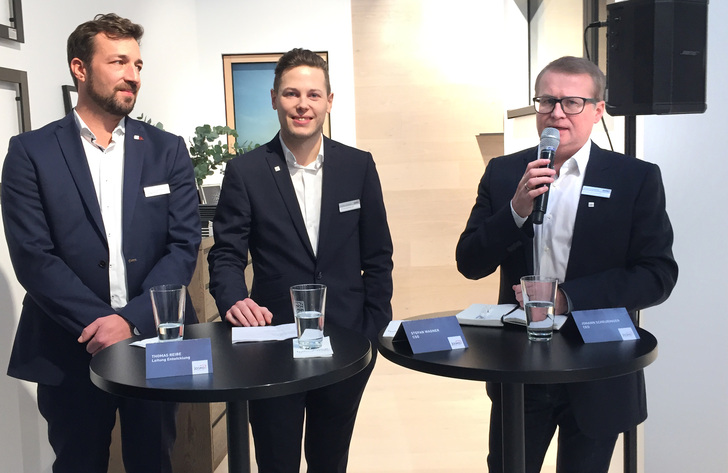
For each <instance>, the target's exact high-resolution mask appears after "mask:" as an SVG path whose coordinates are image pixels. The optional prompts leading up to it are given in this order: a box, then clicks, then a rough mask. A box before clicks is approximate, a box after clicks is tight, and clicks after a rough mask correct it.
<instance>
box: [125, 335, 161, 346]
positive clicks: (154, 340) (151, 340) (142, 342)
mask: <svg viewBox="0 0 728 473" xmlns="http://www.w3.org/2000/svg"><path fill="white" fill-rule="evenodd" d="M158 341H159V337H152V338H145V339H144V340H137V341H136V342H131V343H130V344H129V345H131V346H133V347H142V348H146V347H147V343H157V342H158Z"/></svg>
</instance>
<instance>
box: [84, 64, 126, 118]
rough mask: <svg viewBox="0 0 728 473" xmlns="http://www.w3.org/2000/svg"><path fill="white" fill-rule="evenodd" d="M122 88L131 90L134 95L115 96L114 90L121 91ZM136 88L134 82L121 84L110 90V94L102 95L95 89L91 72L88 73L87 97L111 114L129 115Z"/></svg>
mask: <svg viewBox="0 0 728 473" xmlns="http://www.w3.org/2000/svg"><path fill="white" fill-rule="evenodd" d="M122 90H131V91H132V92H133V93H134V97H131V98H129V97H127V98H124V99H119V98H117V96H116V92H118V91H122ZM137 90H138V87H137V85H136V84H126V87H123V86H117V87H114V90H112V91H111V93H110V94H108V95H104V94H103V93H102V92H101V91H99V90H96V84H95V83H94V76H93V73H90V74H89V77H88V95H89V98H90V99H91V100H92V101H93V102H94V103H95V104H96V105H98V106H99V107H101V109H102V110H104V111H105V112H106V113H109V114H111V115H113V116H117V117H123V116H125V115H129V114H130V113H131V111H132V110H133V109H134V105H135V104H136V93H137Z"/></svg>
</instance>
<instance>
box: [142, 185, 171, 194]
mask: <svg viewBox="0 0 728 473" xmlns="http://www.w3.org/2000/svg"><path fill="white" fill-rule="evenodd" d="M164 194H169V184H159V185H157V186H149V187H145V188H144V196H145V197H154V196H157V195H164Z"/></svg>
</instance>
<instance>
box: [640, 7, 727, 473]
mask: <svg viewBox="0 0 728 473" xmlns="http://www.w3.org/2000/svg"><path fill="white" fill-rule="evenodd" d="M726 19H728V3H727V2H724V1H711V2H710V4H709V7H708V84H707V85H708V90H707V103H708V110H707V112H706V113H704V114H699V115H671V116H649V117H644V122H643V123H644V136H643V144H644V156H645V158H646V159H647V160H649V161H652V162H655V163H657V164H659V165H660V168H661V169H662V174H663V180H664V182H665V187H666V189H667V207H668V208H667V210H668V212H669V214H670V218H671V219H672V224H673V227H674V230H675V244H674V251H675V258H676V259H677V262H678V264H679V266H680V275H679V278H678V283H677V286H676V288H675V290H674V292H673V294H672V296H671V297H670V299H668V300H667V302H665V303H664V304H662V305H661V306H660V307H657V308H655V309H652V310H648V311H646V313H645V315H644V324H643V325H644V326H645V328H647V329H648V330H650V331H651V332H652V333H654V334H655V336H656V337H657V339H658V341H659V356H658V358H657V361H656V362H655V363H654V364H653V365H652V366H650V367H649V368H647V370H646V371H645V373H646V376H647V397H648V408H649V418H648V420H647V422H646V424H645V466H646V471H648V472H673V471H675V472H678V471H680V472H688V471H694V472H701V473H725V472H726V471H728V453H726V452H728V450H727V449H726V445H728V440H726V439H728V407H727V406H728V403H726V396H727V395H728V343H726V331H725V330H724V327H725V325H726V324H724V323H723V322H722V320H723V319H724V318H726V310H725V308H724V307H723V306H721V305H720V304H718V302H720V300H722V298H723V297H726V293H728V282H727V281H728V280H727V279H726V278H725V277H724V276H721V275H722V274H724V272H725V269H726V267H728V250H727V249H726V243H727V242H728V237H726V235H727V234H728V223H726V219H725V215H726V209H725V202H726V197H725V189H726V182H725V174H726V173H725V171H724V170H725V162H726V157H725V154H726V153H725V150H724V147H725V134H726V129H727V128H728V119H726V112H725V110H726V104H727V103H728V89H726V85H725V78H726V77H728V64H727V63H726V61H725V57H724V56H725V54H724V51H725V49H726V47H728V31H726V28H725V25H724V23H725V20H726Z"/></svg>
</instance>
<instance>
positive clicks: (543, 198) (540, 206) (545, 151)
mask: <svg viewBox="0 0 728 473" xmlns="http://www.w3.org/2000/svg"><path fill="white" fill-rule="evenodd" d="M560 140H561V135H559V130H557V129H556V128H550V127H549V128H545V129H544V130H543V131H542V132H541V143H539V145H538V148H539V159H548V160H549V165H548V167H549V169H553V168H554V157H555V156H556V148H558V147H559V141H560ZM544 185H546V186H547V187H548V184H544ZM539 187H541V186H539ZM548 202H549V191H548V190H547V191H546V192H544V193H543V194H541V195H539V196H538V197H536V199H535V200H534V201H533V213H531V217H533V223H534V224H536V225H541V224H542V223H543V216H544V214H545V213H546V207H547V206H548Z"/></svg>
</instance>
